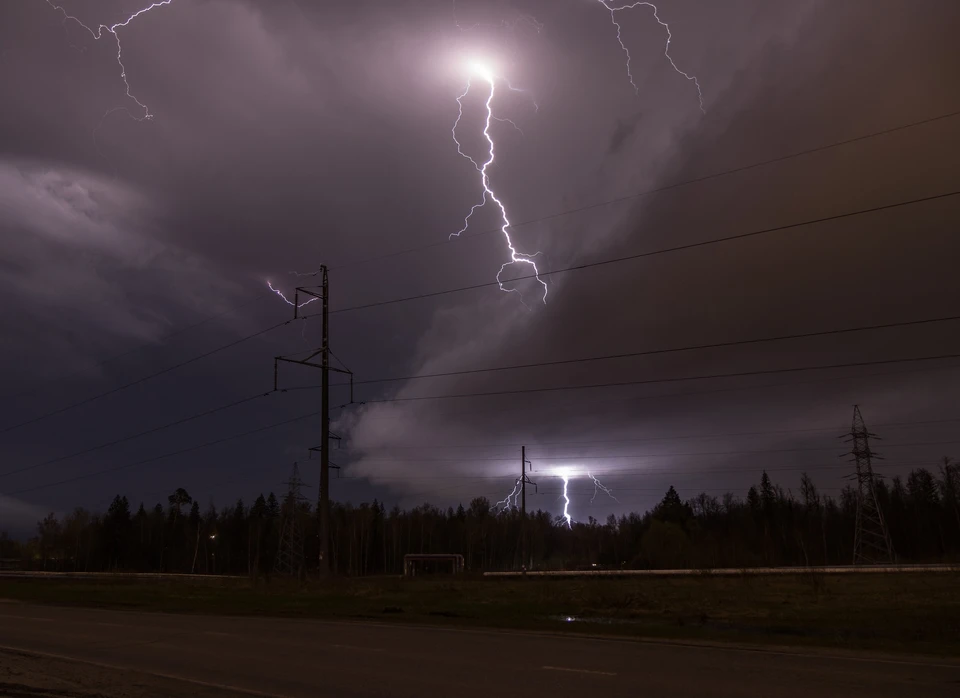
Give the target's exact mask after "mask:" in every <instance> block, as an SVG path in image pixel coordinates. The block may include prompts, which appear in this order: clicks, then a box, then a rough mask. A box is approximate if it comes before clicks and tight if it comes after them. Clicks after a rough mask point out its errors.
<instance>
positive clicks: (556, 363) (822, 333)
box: [304, 315, 960, 388]
mask: <svg viewBox="0 0 960 698" xmlns="http://www.w3.org/2000/svg"><path fill="white" fill-rule="evenodd" d="M956 320H960V315H951V316H948V317H939V318H925V319H922V320H905V321H902V322H888V323H884V324H879V325H862V326H859V327H843V328H838V329H832V330H818V331H814V332H800V333H795V334H785V335H777V336H773V337H757V338H754V339H738V340H731V341H728V342H712V343H709V344H694V345H688V346H683V347H668V348H664V349H647V350H645V351H633V352H623V353H617V354H604V355H600V356H588V357H582V358H578V359H558V360H556V361H537V362H532V363H526V364H513V365H510V366H492V367H487V368H473V369H464V370H460V371H445V372H442V373H422V374H419V375H415V376H396V377H390V378H371V379H367V380H355V381H353V384H354V385H365V384H370V383H388V382H394V381H409V380H414V379H418V378H449V377H452V376H465V375H471V374H475V373H492V372H494V371H513V370H520V369H528V368H542V367H546V366H565V365H569V364H578V363H588V362H593V361H610V360H614V359H630V358H636V357H639V356H654V355H657V354H672V353H676V352H683V351H698V350H704V349H721V348H726V347H736V346H744V345H748V344H762V343H765V342H779V341H784V340H792V339H809V338H812V337H827V336H831V335H839V334H849V333H852V332H868V331H874V330H886V329H893V328H896V327H911V326H915V325H931V324H935V323H940V322H953V321H956ZM343 385H346V384H345V383H344V384H343ZM304 387H305V388H308V387H311V386H304Z"/></svg>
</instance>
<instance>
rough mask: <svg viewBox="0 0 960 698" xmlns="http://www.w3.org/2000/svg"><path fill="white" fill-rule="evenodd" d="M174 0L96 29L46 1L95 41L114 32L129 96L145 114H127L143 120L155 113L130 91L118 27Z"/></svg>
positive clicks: (101, 25)
mask: <svg viewBox="0 0 960 698" xmlns="http://www.w3.org/2000/svg"><path fill="white" fill-rule="evenodd" d="M172 2H173V0H158V2H154V3H152V4H150V5H148V6H147V7H144V8H143V9H141V10H137V11H136V12H134V13H133V14H132V15H130V16H129V17H127V18H126V19H125V20H123V21H122V22H117V23H116V24H110V25H107V24H98V25H97V28H96V30H94V29H92V28H90V27H88V26H87V25H86V24H84V23H83V22H81V21H80V20H79V19H77V18H76V17H74V16H73V15H71V14H68V13H67V11H66V10H65V9H64V8H63V7H61V6H60V5H55V4H53V2H51V0H46V3H47V4H48V5H49V6H50V7H52V8H53V9H55V10H59V11H60V13H61V14H63V21H64V22H66V21H67V20H68V19H71V20H73V21H74V22H76V23H77V24H79V25H80V26H81V27H83V28H84V29H86V30H87V31H88V32H89V33H90V36H92V37H93V38H94V40H95V41H96V40H99V39H100V38H101V37H103V32H104V30H106V31H107V33H109V34H113V38H114V39H116V40H117V63H118V64H119V65H120V77H121V78H122V79H123V84H124V85H125V86H126V93H127V97H129V98H130V99H131V100H133V102H134V103H135V104H136V105H137V106H138V107H140V109H142V110H143V116H141V117H136V116H134V115H133V114H130V112H129V111H127V114H130V117H131V118H133V119H136V120H137V121H143V120H149V119H152V118H153V114H151V113H150V108H149V107H147V105H146V104H144V103H143V102H141V101H140V100H139V99H137V98H136V96H134V94H133V93H132V92H131V91H130V82H129V81H128V80H127V68H126V66H124V64H123V47H122V46H121V45H120V35H119V34H118V33H117V29H119V28H120V27H125V26H127V25H128V24H130V22H132V21H133V20H135V19H136V18H137V17H139V16H140V15H142V14H146V13H147V12H149V11H150V10H154V9H156V8H158V7H162V6H164V5H169V4H170V3H172ZM112 111H116V109H110V110H108V111H107V113H106V114H104V118H105V117H106V116H107V115H109V114H110V113H111V112H112ZM124 111H126V110H125V109H124Z"/></svg>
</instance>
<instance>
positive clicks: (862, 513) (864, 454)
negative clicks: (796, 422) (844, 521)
mask: <svg viewBox="0 0 960 698" xmlns="http://www.w3.org/2000/svg"><path fill="white" fill-rule="evenodd" d="M846 436H847V437H849V438H847V442H848V443H852V444H853V448H852V450H851V451H850V453H849V455H852V456H853V458H852V459H851V462H853V463H854V464H855V465H856V471H855V472H854V473H853V474H851V475H850V476H848V479H856V481H857V519H856V529H855V532H854V536H853V564H854V565H875V564H882V563H891V562H894V553H893V544H892V543H891V542H890V534H889V533H888V532H887V525H886V522H885V521H884V519H883V512H882V511H881V509H880V503H879V502H878V501H877V488H876V481H875V475H874V472H873V459H874V458H879V456H878V455H877V454H876V453H874V452H873V451H872V450H871V449H870V437H873V438H875V439H878V438H880V437H878V436H877V435H876V434H873V433H871V432H869V431H867V426H866V424H865V423H864V421H863V415H862V414H860V406H859V405H854V406H853V425H852V426H851V428H850V433H849V434H846ZM841 438H843V437H841Z"/></svg>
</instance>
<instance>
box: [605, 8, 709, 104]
mask: <svg viewBox="0 0 960 698" xmlns="http://www.w3.org/2000/svg"><path fill="white" fill-rule="evenodd" d="M597 1H598V2H599V3H600V4H601V5H603V6H604V7H605V8H606V9H607V10H609V11H610V21H611V22H613V26H614V27H616V28H617V41H618V42H619V43H620V48H621V49H623V52H624V53H625V54H626V55H627V78H628V79H629V80H630V84H631V85H632V86H633V91H634V92H636V93H637V94H639V93H640V88H639V87H637V83H636V82H634V79H633V73H632V72H631V69H630V61H631V56H630V49H628V48H627V45H626V44H625V43H624V41H623V36H622V27H621V26H620V22H618V21H617V13H618V12H622V11H624V10H632V9H634V8H636V7H640V6H644V7H649V8H650V9H651V10H653V18H654V19H655V20H657V23H658V24H659V25H660V26H661V27H663V28H664V29H665V30H666V32H667V44H666V46H665V47H664V49H663V55H664V56H666V57H667V60H668V61H670V65H672V66H673V69H674V70H675V71H677V72H678V73H679V74H680V75H682V76H683V77H685V78H686V79H687V80H690V81H691V82H693V84H694V85H696V86H697V96H698V97H699V99H700V111H702V112H703V113H704V114H706V113H707V112H706V110H705V109H704V108H703V91H702V90H701V89H700V81H699V80H697V77H696V76H695V75H690V74H689V73H685V72H684V71H682V70H680V68H678V67H677V64H676V63H674V61H673V57H672V56H671V55H670V42H671V41H672V40H673V34H671V33H670V25H669V24H667V23H666V22H664V21H663V20H662V19H660V15H659V14H658V12H659V10H657V6H656V5H654V4H653V3H652V2H634V3H630V4H624V5H617V4H614V3H613V0H597Z"/></svg>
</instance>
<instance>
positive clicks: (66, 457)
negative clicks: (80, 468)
mask: <svg viewBox="0 0 960 698" xmlns="http://www.w3.org/2000/svg"><path fill="white" fill-rule="evenodd" d="M950 320H960V315H958V316H951V317H944V318H928V319H922V320H909V321H904V322H897V323H886V324H880V325H869V326H864V327H856V328H842V329H833V330H825V331H821V332H808V333H802V334H795V335H783V336H779V337H772V338H764V339H748V340H739V341H731V342H725V343H720V344H706V345H698V346H693V347H678V348H667V349H655V350H649V351H646V352H634V353H630V354H615V355H610V356H606V357H589V358H585V359H568V360H563V361H554V362H543V363H534V364H524V365H515V366H507V367H500V368H481V369H473V370H465V371H455V372H449V373H441V374H429V375H420V376H407V377H396V378H386V379H379V380H367V381H357V382H356V383H358V384H363V383H376V382H383V381H397V380H408V379H410V378H427V377H436V376H451V375H462V374H467V373H483V372H488V371H497V370H507V369H522V368H532V367H539V366H550V365H557V364H567V363H575V362H579V361H598V360H601V359H605V358H624V357H630V356H639V355H646V354H659V353H667V352H672V351H686V350H692V349H706V348H714V347H720V346H735V345H738V344H750V343H754V342H763V341H774V340H787V339H799V338H807V337H815V336H821V335H830V334H840V333H848V332H858V331H865V330H876V329H887V328H893V327H904V326H910V325H922V324H930V323H936V322H946V321H950ZM303 387H304V388H310V389H315V388H316V386H303ZM297 389H298V388H288V389H287V390H297ZM272 392H273V391H270V392H265V393H263V392H261V393H257V394H255V395H250V396H247V397H245V398H241V399H239V400H234V401H232V402H229V403H226V404H224V405H220V406H218V407H214V408H211V409H208V410H204V411H202V412H198V413H196V414H193V415H190V416H188V417H183V418H181V419H177V420H174V421H171V422H168V423H166V424H161V425H158V426H156V427H152V428H150V429H146V430H144V431H141V432H137V433H135V434H130V435H128V436H124V437H121V438H118V439H113V440H110V441H107V442H104V443H101V444H98V445H96V446H91V447H89V448H85V449H82V450H80V451H76V452H73V453H69V454H65V455H62V456H57V457H56V458H50V459H47V460H44V461H40V462H38V463H33V464H31V465H27V466H23V467H20V468H16V469H14V470H9V471H7V472H4V473H0V478H3V477H8V476H10V475H16V474H19V473H23V472H27V471H30V470H34V469H37V468H41V467H44V466H47V465H53V464H55V463H60V462H63V461H66V460H70V459H73V458H77V457H80V456H83V455H87V454H90V453H94V452H96V451H99V450H102V449H104V448H109V447H111V446H115V445H118V444H121V443H126V442H129V441H133V440H135V439H139V438H142V437H144V436H149V435H151V434H155V433H158V432H160V431H164V430H166V429H170V428H172V427H176V426H179V425H181V424H185V423H188V422H191V421H194V420H197V419H201V418H203V417H208V416H211V415H214V414H217V413H219V412H223V411H225V410H228V409H231V408H233V407H238V406H240V405H243V404H246V403H247V402H251V401H253V400H256V399H258V398H261V397H266V396H267V395H270V394H271V393H272Z"/></svg>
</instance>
